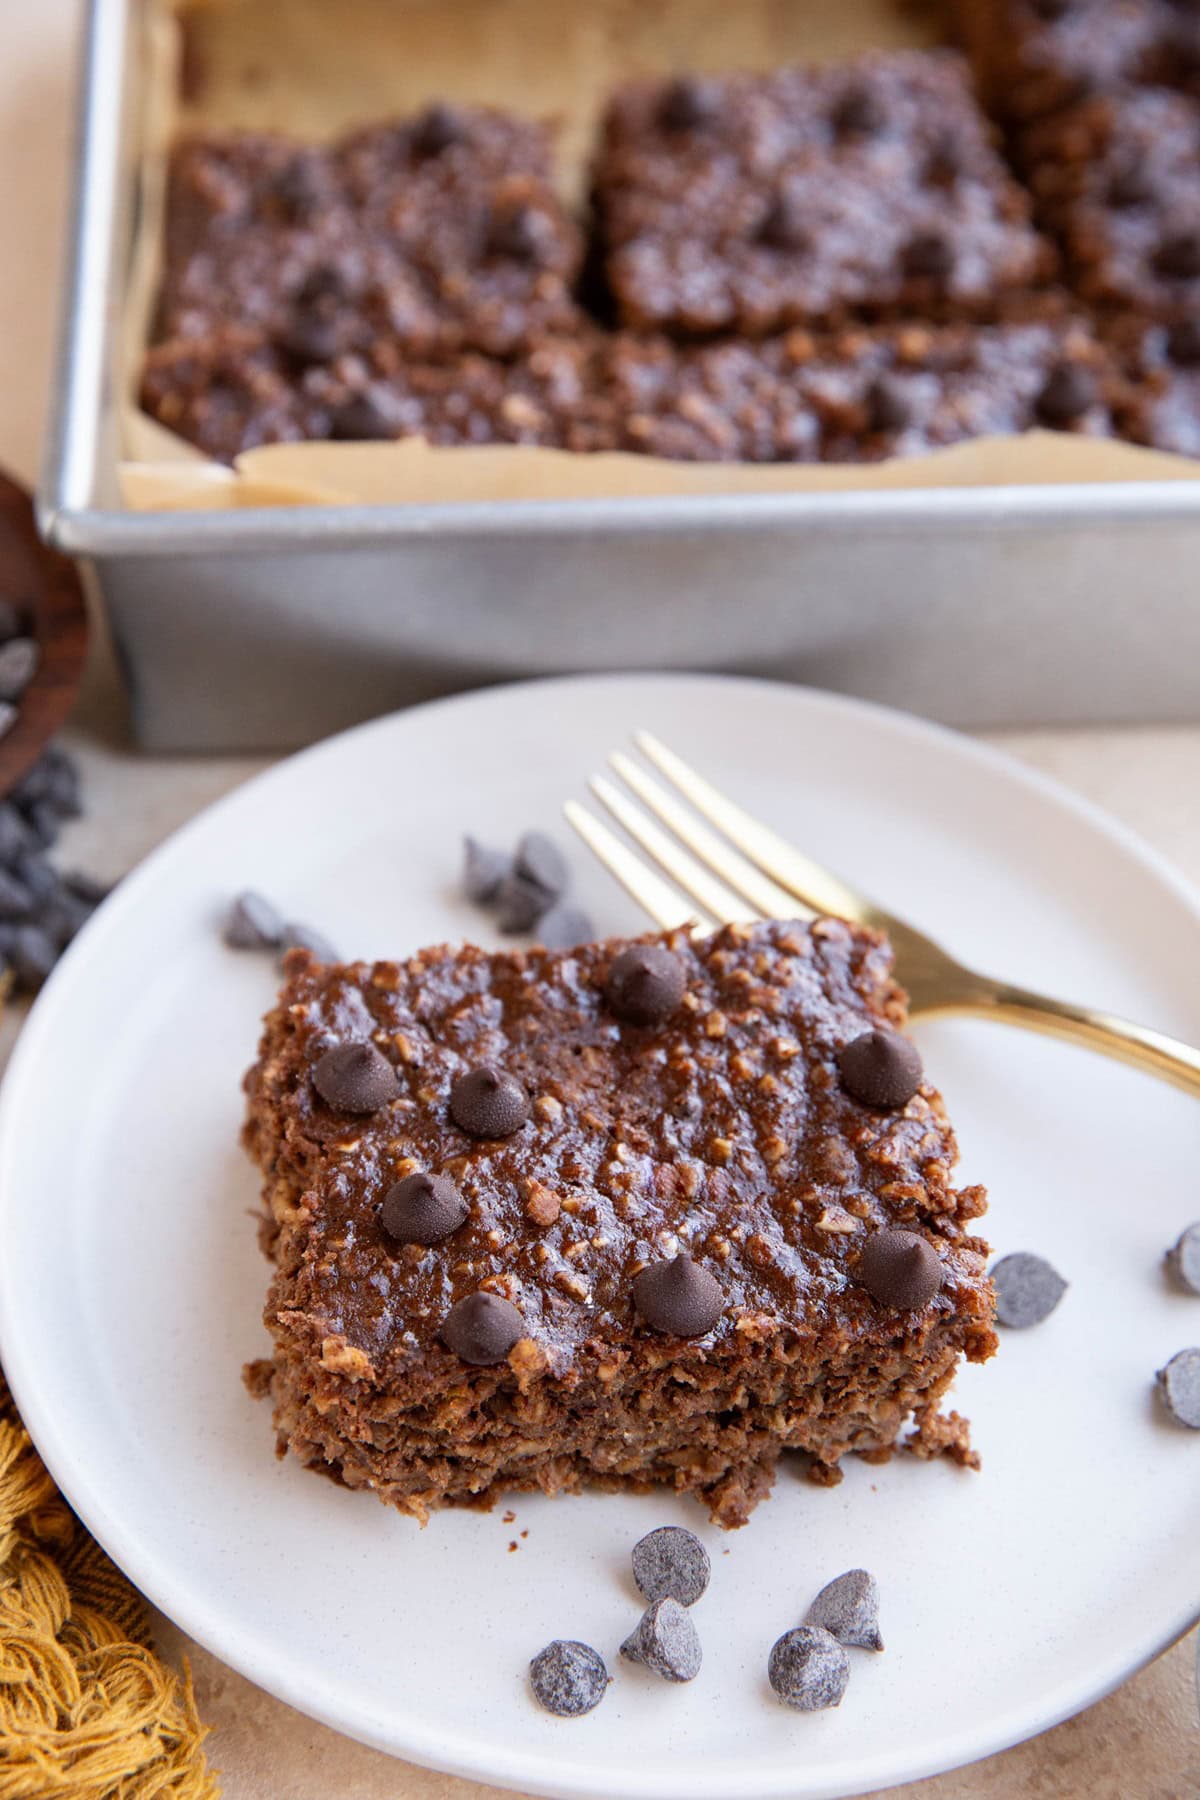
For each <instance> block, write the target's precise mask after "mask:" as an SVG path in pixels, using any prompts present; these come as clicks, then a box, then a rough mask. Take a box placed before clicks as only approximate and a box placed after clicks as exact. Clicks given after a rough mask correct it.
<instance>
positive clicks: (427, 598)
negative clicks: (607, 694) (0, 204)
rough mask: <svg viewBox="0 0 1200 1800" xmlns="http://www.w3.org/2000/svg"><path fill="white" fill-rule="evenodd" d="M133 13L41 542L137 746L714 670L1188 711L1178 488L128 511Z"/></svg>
mask: <svg viewBox="0 0 1200 1800" xmlns="http://www.w3.org/2000/svg"><path fill="white" fill-rule="evenodd" d="M138 24H139V6H138V0H91V6H90V12H89V19H88V29H87V36H86V43H85V51H84V63H83V73H82V84H81V101H80V132H79V146H78V155H77V162H76V178H75V179H76V185H75V205H74V217H73V227H72V230H73V240H72V253H71V260H70V273H69V279H68V283H67V288H66V310H65V318H64V323H63V332H62V344H61V353H60V361H59V372H58V382H59V385H58V394H57V412H56V418H55V422H54V428H53V433H52V440H51V445H50V451H49V457H48V462H47V472H46V476H45V480H44V484H43V487H42V491H41V496H40V505H41V512H40V517H41V523H42V529H43V531H44V534H45V536H46V537H47V538H48V540H49V541H50V542H51V543H53V544H54V545H56V546H57V547H58V548H60V549H62V550H65V551H67V552H69V553H70V554H72V555H74V556H77V557H80V558H82V559H84V560H85V561H86V562H87V563H88V564H89V565H90V567H91V569H92V570H93V571H94V574H95V578H96V581H97V582H98V585H99V589H100V592H101V594H102V595H103V599H104V603H105V606H106V608H107V612H108V617H109V620H110V622H111V626H112V631H113V634H114V637H115V640H116V644H117V648H118V652H119V655H120V658H121V662H122V665H123V667H124V670H125V673H126V676H127V678H128V683H129V690H130V698H131V705H132V714H133V720H134V725H135V730H136V733H137V736H138V739H139V741H140V742H141V743H142V744H143V745H144V746H145V747H146V748H148V749H153V750H181V749H188V750H208V751H217V750H233V749H241V750H274V749H283V748H286V747H289V746H292V745H295V744H298V743H301V742H304V741H306V740H309V739H312V738H315V737H318V736H320V735H322V734H324V733H326V732H330V731H333V730H336V729H338V728H339V727H342V726H345V725H347V724H350V723H351V722H353V721H355V720H358V719H362V718H364V717H367V716H369V715H371V714H374V713H378V712H380V711H383V710H386V709H389V708H392V707H395V706H397V705H403V704H405V703H407V702H410V701H413V700H416V699H418V698H421V697H423V696H426V695H430V694H435V693H441V692H445V691H447V690H450V689H454V688H460V687H465V686H469V685H471V684H475V683H481V682H487V681H496V680H500V679H504V678H507V677H512V676H523V675H531V674H543V673H551V672H557V671H563V670H591V669H625V668H681V669H697V668H704V669H725V670H736V671H738V672H742V673H759V674H766V675H771V676H775V677H779V678H781V679H795V680H803V681H806V682H810V683H814V684H816V685H818V686H826V687H830V688H836V689H840V690H842V691H846V692H850V693H855V694H860V695H865V696H867V697H870V698H872V699H876V700H881V701H885V702H888V703H890V704H893V705H897V706H902V707H907V708H910V709H912V710H915V711H918V712H923V713H926V714H928V715H931V716H933V717H935V718H939V719H943V720H946V721H949V722H951V723H954V724H958V725H966V726H995V725H1026V724H1030V723H1041V724H1050V723H1077V722H1083V721H1126V720H1139V719H1143V720H1145V719H1158V720H1165V719H1194V718H1196V717H1197V716H1198V715H1200V596H1198V594H1197V567H1198V565H1200V483H1198V484H1195V485H1193V484H1192V483H1191V482H1187V481H1183V482H1171V481H1147V482H1135V483H1113V484H1111V485H1104V486H1097V485H1083V484H1080V485H1078V486H1074V485H1072V486H1065V487H1064V486H1053V487H1051V486H1047V487H1044V488H1037V487H995V488H958V489H954V488H947V489H944V490H940V491H939V490H925V491H909V492H873V493H866V492H864V493H837V494H821V495H810V494H771V495H749V496H747V495H739V496H729V497H725V498H715V499H714V498H695V497H686V498H664V499H655V500H632V499H625V500H590V501H572V502H561V501H554V502H550V501H544V502H538V501H533V500H531V501H527V502H524V501H523V502H507V503H503V504H496V503H488V504H454V505H440V506H409V507H404V506H351V507H328V508H311V509H310V508H298V509H276V508H270V509H261V510H257V509H256V510H245V511H240V512H239V511H233V512H219V513H218V512H214V513H211V514H204V513H197V512H178V513H157V514H135V513H130V512H125V511H123V510H122V509H121V507H120V503H119V498H118V491H117V475H116V457H117V422H116V407H115V399H114V396H115V394H116V393H117V392H118V391H119V390H118V385H117V360H116V359H117V357H118V354H119V346H118V337H119V333H118V330H117V325H118V322H119V320H120V317H121V306H122V294H123V285H124V276H125V269H126V265H127V260H128V249H129V244H130V238H131V227H132V222H133V209H134V206H135V204H136V180H135V167H134V157H133V154H132V145H133V142H134V134H133V132H132V131H131V122H132V120H133V119H134V118H135V117H136V114H135V109H136V107H137V106H138V104H139V94H138V63H137V57H136V54H135V50H136V42H137V38H136V33H137V28H138Z"/></svg>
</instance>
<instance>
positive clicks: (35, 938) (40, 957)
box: [7, 925, 58, 993]
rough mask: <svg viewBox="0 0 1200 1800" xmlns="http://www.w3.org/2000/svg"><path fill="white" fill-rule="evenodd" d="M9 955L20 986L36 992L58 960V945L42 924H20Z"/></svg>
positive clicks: (30, 991)
mask: <svg viewBox="0 0 1200 1800" xmlns="http://www.w3.org/2000/svg"><path fill="white" fill-rule="evenodd" d="M7 956H8V961H9V962H10V963H11V965H12V970H13V974H14V975H15V976H16V978H17V981H18V983H19V984H20V986H21V987H23V988H25V989H26V991H27V992H29V993H34V992H36V990H37V989H38V988H40V987H41V985H42V983H43V982H44V981H45V979H46V977H47V976H48V975H49V973H50V971H51V969H52V968H53V967H54V965H55V963H56V962H57V961H58V946H57V944H55V942H54V940H53V939H52V938H51V936H50V934H49V933H48V932H47V931H44V930H43V929H42V927H41V926H40V925H18V926H17V928H16V930H15V931H14V932H13V938H12V943H11V945H10V946H9V949H8V952H7Z"/></svg>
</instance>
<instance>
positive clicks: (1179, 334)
mask: <svg viewBox="0 0 1200 1800" xmlns="http://www.w3.org/2000/svg"><path fill="white" fill-rule="evenodd" d="M1166 350H1167V357H1168V359H1169V360H1170V361H1171V362H1173V363H1174V364H1175V365H1176V367H1177V368H1180V369H1194V368H1195V367H1196V366H1197V364H1200V319H1177V320H1176V321H1175V323H1174V325H1169V326H1168V327H1167V338H1166Z"/></svg>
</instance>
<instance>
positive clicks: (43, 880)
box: [13, 850, 62, 904]
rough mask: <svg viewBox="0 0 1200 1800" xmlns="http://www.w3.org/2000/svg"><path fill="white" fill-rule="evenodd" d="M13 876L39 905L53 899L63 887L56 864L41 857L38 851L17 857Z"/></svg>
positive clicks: (27, 852)
mask: <svg viewBox="0 0 1200 1800" xmlns="http://www.w3.org/2000/svg"><path fill="white" fill-rule="evenodd" d="M13 874H14V875H15V876H16V877H17V879H18V881H20V883H21V884H22V886H23V887H26V888H28V890H29V892H30V893H31V894H32V895H33V898H34V900H35V901H36V902H38V903H39V904H41V903H43V902H44V901H47V900H50V899H52V898H53V896H54V895H55V894H57V893H58V891H59V889H60V888H61V886H62V876H61V875H60V874H59V872H58V870H57V869H56V868H55V867H54V864H53V863H52V862H47V860H46V858H45V857H44V856H39V855H38V854H37V852H36V850H27V851H25V852H24V853H23V854H22V855H21V856H18V857H17V859H16V861H15V862H14V863H13Z"/></svg>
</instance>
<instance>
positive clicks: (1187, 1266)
mask: <svg viewBox="0 0 1200 1800" xmlns="http://www.w3.org/2000/svg"><path fill="white" fill-rule="evenodd" d="M1167 1267H1168V1268H1169V1269H1170V1271H1171V1273H1172V1275H1174V1277H1175V1279H1176V1281H1178V1282H1179V1283H1180V1285H1181V1286H1182V1287H1185V1288H1187V1289H1188V1290H1189V1292H1191V1293H1193V1294H1200V1221H1198V1222H1197V1223H1196V1224H1195V1225H1189V1226H1188V1228H1187V1230H1186V1231H1185V1232H1184V1233H1183V1235H1182V1237H1180V1238H1179V1240H1178V1242H1177V1243H1175V1244H1173V1245H1172V1246H1171V1248H1170V1249H1169V1250H1168V1251H1167Z"/></svg>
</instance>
